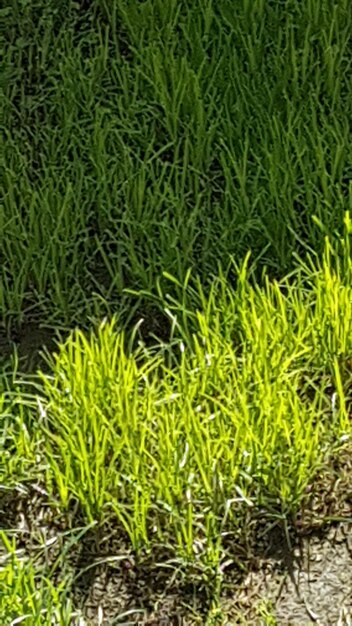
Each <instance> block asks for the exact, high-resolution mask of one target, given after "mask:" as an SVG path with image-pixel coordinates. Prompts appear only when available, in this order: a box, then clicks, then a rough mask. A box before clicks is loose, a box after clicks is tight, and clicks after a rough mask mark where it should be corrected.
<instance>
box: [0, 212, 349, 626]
mask: <svg viewBox="0 0 352 626" xmlns="http://www.w3.org/2000/svg"><path fill="white" fill-rule="evenodd" d="M350 232H351V226H350V218H349V214H348V213H346V216H345V233H344V237H343V238H342V239H340V241H335V242H334V245H332V244H331V242H330V241H329V240H328V239H326V245H325V253H324V257H323V259H322V260H321V261H320V260H319V259H317V258H314V257H313V256H312V257H311V258H310V260H308V262H307V264H306V265H305V264H303V263H300V264H298V267H297V270H296V271H295V273H294V274H291V275H290V276H288V277H287V278H286V279H284V280H283V281H282V282H281V283H280V284H279V283H277V282H270V281H269V280H266V281H264V286H263V287H258V286H257V285H256V284H255V283H253V281H252V280H251V277H250V270H249V265H248V261H249V257H247V259H246V261H245V262H244V263H243V264H242V265H241V267H239V268H238V267H236V266H235V264H233V267H232V269H235V271H236V272H237V278H238V280H237V282H236V287H233V285H232V284H231V279H230V272H228V274H227V276H226V275H225V274H224V273H220V274H219V277H218V278H217V279H215V280H214V282H213V285H212V289H211V291H210V293H209V294H208V295H205V294H204V292H203V290H202V287H201V283H200V282H197V281H196V280H192V277H190V276H189V277H188V283H187V284H186V285H184V286H182V285H179V288H180V289H181V290H182V289H183V290H184V293H183V296H182V297H180V302H176V300H172V299H170V298H166V299H165V301H164V302H163V301H162V294H161V304H163V306H164V307H165V308H166V309H167V311H168V314H169V315H170V316H171V318H172V319H173V326H174V333H173V341H172V343H171V344H170V346H161V345H160V347H159V350H156V349H155V348H154V350H153V351H152V352H151V351H148V349H147V348H146V347H145V346H143V345H140V347H139V348H135V349H134V350H133V351H131V350H130V349H129V347H128V345H127V342H126V339H125V336H124V333H123V332H122V331H121V330H120V329H119V327H118V323H117V321H116V320H114V319H112V320H110V321H108V320H105V321H104V322H103V323H102V324H101V326H100V327H99V328H98V329H97V331H96V332H92V333H91V334H90V335H85V334H83V333H82V332H81V331H78V330H77V331H75V332H74V333H72V335H71V336H70V337H69V339H68V340H67V341H66V342H65V343H64V344H62V345H60V346H58V350H57V353H56V355H55V356H54V357H53V358H52V361H51V369H52V371H51V374H50V375H48V374H43V373H41V374H40V375H39V380H38V381H37V382H36V383H35V385H36V386H35V388H34V389H35V391H33V389H32V393H31V394H28V383H24V382H22V383H21V382H20V383H17V391H15V392H11V393H8V392H4V395H3V407H2V420H3V423H4V424H7V426H5V428H4V430H3V440H4V441H3V443H4V446H3V447H4V449H5V452H3V454H2V456H1V476H2V482H3V485H4V487H5V488H6V485H7V484H8V485H10V484H14V482H15V481H17V484H21V483H23V482H25V481H26V480H28V479H29V478H30V477H31V475H32V476H33V477H38V474H40V476H41V481H42V484H43V486H44V487H45V489H46V490H47V491H48V493H49V494H51V496H52V498H53V501H54V500H55V501H56V502H58V503H59V506H60V508H61V509H62V510H63V511H64V510H68V509H69V508H70V506H71V505H72V504H74V503H77V502H79V503H80V505H81V507H82V511H83V515H84V518H85V521H86V523H87V524H89V523H92V522H95V521H96V522H98V523H99V522H101V521H102V520H103V519H105V520H106V519H109V518H111V519H115V520H116V524H115V529H116V528H117V531H116V532H118V529H119V528H120V529H121V531H123V532H125V533H126V534H127V537H128V541H129V543H130V548H131V549H133V551H135V553H137V555H139V557H140V558H141V559H143V555H145V554H146V553H147V554H149V555H150V554H153V550H154V549H155V550H159V549H160V546H162V547H163V548H164V549H165V551H166V554H167V555H168V558H169V559H170V561H169V563H170V565H171V564H172V566H173V567H176V566H179V567H180V568H181V570H184V571H186V570H187V568H188V567H191V568H193V569H192V571H193V572H197V575H199V576H201V577H205V579H206V580H210V578H211V576H210V574H211V575H212V576H213V577H214V575H215V580H216V583H215V589H214V587H212V588H211V584H210V583H209V590H210V588H211V589H212V591H211V592H212V593H213V592H214V591H216V592H217V593H219V591H220V589H221V582H222V580H223V577H224V576H225V575H226V567H227V566H228V565H229V564H230V563H231V562H232V561H235V562H237V561H236V558H237V555H236V549H235V548H233V549H232V551H231V550H230V551H229V548H228V543H226V539H227V538H228V537H229V536H230V537H234V545H235V543H236V542H235V538H236V537H238V536H239V534H240V533H241V532H245V530H244V528H243V524H244V520H245V519H248V515H250V514H251V511H252V512H253V513H255V512H256V511H257V510H258V509H259V508H260V509H261V510H262V511H263V515H266V514H267V515H269V516H272V517H274V518H275V517H276V518H277V517H279V518H281V519H282V520H285V519H286V520H288V519H290V516H291V517H292V516H294V515H295V514H296V513H297V511H298V510H299V507H300V505H301V504H302V501H303V499H304V498H305V493H306V489H307V487H308V486H309V485H310V484H311V483H312V481H313V480H314V478H315V475H316V473H317V472H318V471H322V469H323V468H324V467H325V466H326V464H327V463H328V460H329V458H330V456H331V454H333V453H334V454H338V452H339V449H340V448H342V447H343V446H346V445H348V442H349V438H350V436H351V421H350V418H349V412H348V371H347V368H346V366H345V362H346V358H347V357H349V356H350V354H351V348H352V346H351V344H352V333H351V323H352V293H351V289H352V287H351V285H352V280H351V279H352V261H351V258H350V249H349V237H350ZM327 379H329V381H330V385H332V388H333V389H334V392H333V393H331V394H330V395H329V394H327V393H326V392H324V388H325V387H326V381H327ZM309 381H311V389H312V388H313V387H312V385H315V387H314V394H313V395H312V394H309V393H305V390H306V391H307V389H306V388H307V385H308V383H309ZM23 385H27V386H23ZM25 391H26V392H27V395H26V393H24V392H25ZM21 393H22V394H23V395H21ZM10 416H11V419H9V418H10ZM6 448H7V449H8V450H9V451H10V452H9V453H8V454H7V453H6ZM38 468H39V469H38ZM4 537H7V538H6V539H5V547H6V548H7V551H8V552H9V553H10V554H11V550H10V543H11V539H10V534H6V533H5V535H4ZM237 564H239V563H238V562H237ZM26 567H27V565H26V564H25V562H22V560H21V556H20V555H19V556H18V557H16V559H15V560H14V556H13V557H11V559H10V557H8V558H7V559H5V561H4V564H3V565H2V573H1V576H2V581H3V582H4V583H5V590H4V593H3V596H2V600H1V602H2V603H5V605H4V606H5V607H6V606H7V604H8V603H9V602H10V600H9V599H8V598H12V596H10V595H9V594H16V593H17V592H16V588H17V587H16V585H21V584H22V582H21V580H22V578H21V576H22V577H23V580H26V581H27V582H26V585H27V587H24V589H27V591H23V592H22V591H21V592H20V593H24V594H25V597H27V595H28V602H27V600H26V603H25V608H23V611H24V612H29V614H31V615H32V614H33V615H34V614H36V613H35V612H36V611H37V612H38V610H39V609H38V607H36V606H34V604H33V603H32V604H31V600H30V598H31V597H32V596H31V594H32V591H31V590H32V587H31V585H32V583H31V582H30V581H31V580H32V578H31V576H33V575H34V574H33V569H30V570H28V571H29V572H30V575H29V574H28V576H29V578H28V580H27V577H26V574H25V572H26V571H27V570H26V569H25V568H26ZM31 567H33V565H31ZM18 568H20V570H21V576H20V577H19V578H18V576H17V574H16V581H17V582H16V585H15V583H14V579H12V574H11V572H13V571H15V570H16V571H17V570H18ZM13 576H15V574H13ZM212 580H214V579H213V578H212ZM28 581H29V582H28ZM27 583H28V584H27ZM23 584H24V583H23ZM45 584H48V585H49V586H48V588H47V590H46V592H45V593H46V594H48V597H49V598H52V594H53V593H54V591H53V589H52V588H51V587H50V584H49V583H48V581H46V582H45ZM55 593H59V590H55ZM11 602H12V600H11ZM11 602H10V603H11ZM21 602H22V603H23V602H24V600H23V598H22V600H21ZM6 603H7V604H6ZM21 606H22V605H21ZM6 610H7V609H6ZM16 610H17V609H16ZM18 610H20V609H18ZM21 611H22V608H21ZM31 612H32V613H31ZM33 623H37V622H33ZM38 623H39V622H38ZM62 623H65V622H62Z"/></svg>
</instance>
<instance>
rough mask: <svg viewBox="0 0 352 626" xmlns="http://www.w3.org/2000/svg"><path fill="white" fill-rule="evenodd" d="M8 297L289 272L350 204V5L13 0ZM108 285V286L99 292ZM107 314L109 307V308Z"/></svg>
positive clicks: (75, 297)
mask: <svg viewBox="0 0 352 626" xmlns="http://www.w3.org/2000/svg"><path fill="white" fill-rule="evenodd" d="M3 11H5V14H4V15H5V21H6V26H7V28H6V31H5V35H4V36H5V40H4V69H5V70H6V71H5V72H4V76H5V79H4V81H3V83H4V98H3V103H2V108H3V120H4V121H3V126H4V133H5V137H6V141H5V146H4V167H3V176H2V188H3V191H4V201H3V206H2V209H1V224H2V228H1V235H0V236H1V241H0V253H1V284H2V289H1V291H0V306H1V312H2V316H3V317H5V318H6V319H9V318H10V317H11V319H12V320H18V321H21V319H22V318H23V314H24V313H25V312H26V313H30V312H31V314H32V315H33V314H34V312H36V313H37V315H40V316H41V317H43V316H44V317H45V320H46V322H47V323H49V322H51V323H56V324H66V325H68V324H69V323H71V322H72V323H77V322H78V321H80V322H81V323H82V322H83V320H86V319H88V318H89V316H92V315H94V314H95V313H97V314H99V313H100V312H102V311H103V310H104V304H103V302H104V299H105V301H108V302H109V303H110V306H111V307H112V308H113V307H115V308H116V307H119V306H120V304H121V294H122V291H123V289H124V288H126V287H128V288H138V289H151V287H152V285H153V284H154V282H155V277H156V276H157V275H158V274H160V273H161V272H162V271H166V272H169V273H171V274H172V275H173V276H175V277H176V278H177V279H178V280H179V281H181V282H183V281H184V278H185V275H186V272H187V270H188V269H189V268H192V272H193V273H195V272H197V273H199V275H200V276H201V277H202V279H203V281H204V282H206V279H207V276H208V274H209V272H211V273H213V272H214V271H215V268H216V267H217V265H218V263H219V262H220V263H221V264H222V265H223V266H226V265H227V264H228V261H229V255H232V256H234V257H235V258H236V260H237V261H238V262H239V261H240V259H243V258H244V256H245V254H246V252H247V250H248V249H249V248H251V249H252V251H253V257H254V258H257V257H259V256H260V263H261V264H262V265H263V264H265V265H267V266H268V268H270V271H271V273H272V275H275V276H279V275H280V274H282V273H283V272H287V271H289V269H291V267H292V252H293V251H297V250H299V251H300V252H302V251H303V250H304V248H305V246H306V245H309V246H310V247H314V249H316V250H317V249H320V250H321V251H322V247H323V239H322V236H321V232H320V230H319V229H318V228H317V227H316V225H315V224H314V222H312V219H311V216H312V214H313V213H314V214H316V215H317V216H318V217H319V219H320V220H321V221H322V222H323V223H324V224H325V225H326V227H327V228H328V229H329V230H331V229H332V228H335V227H337V226H341V223H342V217H341V216H342V213H343V210H346V209H348V208H349V205H350V199H349V198H350V196H349V180H350V174H351V162H350V156H349V155H350V150H349V149H348V146H349V141H350V131H349V117H350V106H351V105H350V102H351V98H350V82H349V81H348V74H349V70H350V63H351V60H350V59H351V55H350V32H351V15H350V11H348V4H347V2H345V1H343V2H339V3H338V5H336V3H333V2H330V1H329V2H326V1H325V0H324V2H322V1H321V0H310V1H309V2H306V3H302V4H300V5H297V4H296V3H293V2H292V1H291V0H286V1H285V2H281V3H273V2H270V1H269V0H268V1H266V2H265V1H264V0H256V1H255V2H251V3H247V2H241V3H237V4H236V6H234V5H233V3H231V2H228V1H227V0H221V1H220V2H216V3H214V2H212V1H211V0H208V1H207V2H193V3H192V4H191V5H190V4H189V3H184V2H181V3H176V2H168V3H161V2H158V1H154V2H151V1H150V0H149V1H147V2H145V3H139V2H136V1H132V2H128V3H126V2H123V1H122V0H113V1H112V2H109V3H108V2H104V1H103V0H101V1H99V2H98V1H97V0H96V1H95V2H92V3H91V5H90V8H88V9H80V3H74V2H69V1H67V2H64V3H58V2H56V1H54V0H51V2H49V3H45V7H44V4H43V3H42V2H40V1H38V2H35V3H30V4H28V3H23V2H17V1H16V2H14V3H11V6H10V5H9V6H8V7H7V8H6V9H3ZM101 297H103V299H102V298H101ZM105 310H106V306H105Z"/></svg>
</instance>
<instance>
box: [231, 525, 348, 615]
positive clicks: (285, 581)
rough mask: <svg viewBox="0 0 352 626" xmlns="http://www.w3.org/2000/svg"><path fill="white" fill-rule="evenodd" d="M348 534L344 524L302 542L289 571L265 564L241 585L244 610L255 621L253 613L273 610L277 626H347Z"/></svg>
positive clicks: (269, 562) (266, 561) (268, 562)
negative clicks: (265, 606) (261, 608)
mask: <svg viewBox="0 0 352 626" xmlns="http://www.w3.org/2000/svg"><path fill="white" fill-rule="evenodd" d="M351 531H352V524H351V523H346V522H345V523H340V524H337V525H335V526H334V527H332V528H330V529H329V531H328V532H327V533H326V534H325V536H324V535H322V534H321V533H317V534H315V535H312V536H311V537H306V538H304V539H303V540H302V542H301V544H300V546H298V547H296V548H295V550H294V553H293V557H294V558H293V559H292V564H291V566H290V567H286V566H285V564H284V563H283V562H279V563H278V562H277V561H274V560H264V561H263V562H262V564H261V566H260V567H259V569H258V570H257V571H255V572H253V571H252V572H250V573H249V574H248V576H247V578H246V580H245V581H244V583H243V585H242V588H241V591H240V594H241V596H242V599H241V605H242V610H243V611H244V612H245V613H247V614H248V616H250V615H251V617H252V619H253V618H254V615H253V608H256V609H257V610H258V608H259V607H260V606H264V605H267V606H271V607H272V614H273V615H274V616H275V618H276V626H291V625H292V626H308V625H310V624H316V625H320V626H350V624H352V532H351ZM249 598H250V605H248V599H249ZM234 602H236V600H235V598H234ZM254 620H255V618H254ZM249 623H253V624H258V625H259V624H260V623H261V622H260V621H257V620H255V621H250V622H249Z"/></svg>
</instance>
